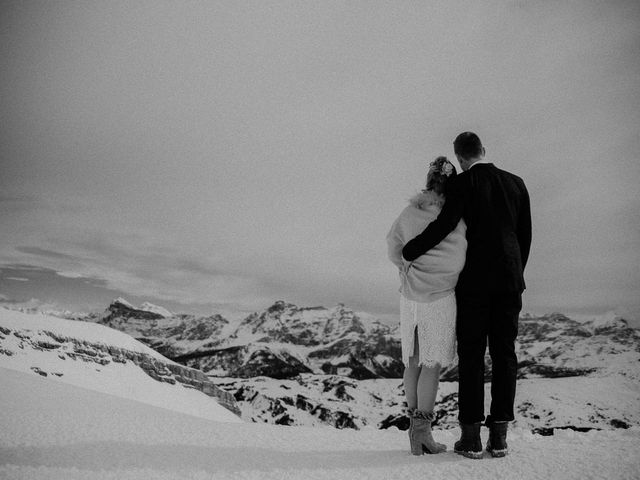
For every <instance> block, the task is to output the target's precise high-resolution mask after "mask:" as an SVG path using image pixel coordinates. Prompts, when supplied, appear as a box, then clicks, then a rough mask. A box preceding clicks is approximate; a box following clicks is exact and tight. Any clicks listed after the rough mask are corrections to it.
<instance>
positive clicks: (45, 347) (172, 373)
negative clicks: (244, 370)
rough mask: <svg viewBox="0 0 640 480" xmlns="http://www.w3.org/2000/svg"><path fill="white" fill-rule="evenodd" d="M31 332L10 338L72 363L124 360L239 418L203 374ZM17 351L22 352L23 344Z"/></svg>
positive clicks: (4, 330)
mask: <svg viewBox="0 0 640 480" xmlns="http://www.w3.org/2000/svg"><path fill="white" fill-rule="evenodd" d="M11 332H12V330H11V329H9V328H7V327H2V326H0V340H1V339H3V338H4V337H3V334H4V335H9V334H11ZM31 333H32V330H26V331H25V330H22V331H18V330H14V331H13V335H14V336H16V337H18V338H19V339H20V340H21V341H22V342H26V343H28V344H29V345H30V346H31V348H33V349H35V350H40V351H52V350H58V349H60V350H59V352H60V353H59V354H58V357H59V358H61V359H63V360H64V359H65V356H66V357H68V358H71V359H73V360H78V359H80V360H82V361H85V362H95V363H98V364H100V365H107V364H109V363H110V362H111V361H113V362H116V363H126V362H127V360H129V361H131V362H132V363H133V364H135V365H137V366H138V367H140V368H141V369H142V371H143V372H145V373H146V374H147V375H149V376H150V377H151V378H153V379H154V380H156V381H159V382H166V383H170V384H172V385H175V384H176V383H179V384H181V385H182V386H183V387H185V388H194V389H196V390H200V391H201V392H203V393H204V394H206V395H208V396H210V397H214V398H216V399H217V401H218V403H219V404H220V405H222V406H223V407H225V408H226V409H227V410H230V411H231V412H233V413H234V414H236V415H238V416H240V414H241V412H240V408H239V407H238V404H237V402H236V400H235V397H234V396H233V394H231V393H229V392H227V391H225V390H222V389H221V388H219V387H217V386H216V385H215V384H214V383H213V382H211V380H209V378H208V377H207V376H206V374H205V373H204V372H202V371H200V370H196V369H194V368H190V367H185V366H183V365H179V364H177V363H174V362H171V361H168V362H163V361H161V360H158V359H157V358H154V357H152V356H151V355H149V354H146V353H143V352H136V351H133V350H129V349H126V348H122V347H116V346H113V345H108V344H105V343H99V342H89V341H87V340H79V339H77V338H73V337H68V336H65V335H61V334H59V333H54V332H51V331H49V330H37V333H36V335H37V334H42V335H46V336H47V337H49V338H50V339H51V340H53V342H52V341H49V340H44V339H37V338H31V336H30V334H31ZM20 348H24V346H22V344H21V345H20ZM0 354H4V355H8V356H11V355H13V352H12V351H11V350H8V349H3V348H0ZM36 373H39V374H40V375H43V376H46V375H47V374H46V372H38V371H36Z"/></svg>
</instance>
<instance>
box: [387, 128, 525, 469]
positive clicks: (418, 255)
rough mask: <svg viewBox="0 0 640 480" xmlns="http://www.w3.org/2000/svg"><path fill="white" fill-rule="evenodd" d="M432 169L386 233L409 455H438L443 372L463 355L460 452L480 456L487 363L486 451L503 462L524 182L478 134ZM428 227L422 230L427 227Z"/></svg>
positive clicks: (464, 136) (512, 383)
mask: <svg viewBox="0 0 640 480" xmlns="http://www.w3.org/2000/svg"><path fill="white" fill-rule="evenodd" d="M453 149H454V152H455V155H456V158H457V159H458V162H459V163H460V167H461V168H462V170H463V171H462V173H460V174H459V175H458V174H457V172H456V169H455V167H454V166H453V164H452V163H450V162H449V161H448V160H447V159H446V157H438V158H437V159H436V160H435V161H433V162H432V163H431V164H430V166H429V172H428V175H427V182H426V188H425V189H424V190H422V191H421V192H420V193H418V194H417V195H415V196H414V197H412V198H411V199H410V200H409V205H408V206H407V207H406V208H405V209H404V210H403V211H402V213H401V214H400V216H399V217H398V218H397V219H396V221H395V222H394V223H393V225H392V227H391V230H390V231H389V233H388V235H387V244H388V255H389V258H390V260H391V261H392V262H393V263H394V264H395V265H396V266H397V267H398V269H399V271H400V272H399V273H400V279H401V287H400V290H399V291H400V332H401V345H402V361H403V363H404V366H405V369H404V374H403V379H404V389H405V395H406V400H407V413H408V415H409V419H410V426H409V440H410V444H411V453H413V454H414V455H422V454H423V453H425V452H426V453H440V452H443V451H445V450H446V446H445V445H443V444H441V443H437V442H435V441H434V440H433V437H432V435H431V423H432V422H433V420H434V417H435V415H434V405H435V399H436V393H437V390H438V381H439V376H440V368H441V367H444V366H447V365H449V364H451V363H453V362H454V360H455V356H456V353H457V354H458V382H459V384H458V420H459V423H460V428H461V431H462V434H461V437H460V440H458V441H457V442H456V443H455V446H454V451H455V452H456V453H459V454H461V455H464V456H466V457H470V458H482V451H483V448H482V441H481V438H480V427H481V425H482V421H483V420H485V416H484V355H485V350H486V347H487V341H488V344H489V354H490V356H491V362H492V377H491V378H492V379H491V411H490V414H489V415H488V416H487V417H486V421H485V425H486V426H488V427H489V440H488V443H487V451H488V452H489V453H490V454H491V455H492V456H494V457H501V456H504V455H506V454H507V442H506V439H507V425H508V422H509V421H511V420H514V415H513V404H514V397H515V390H516V370H517V358H516V354H515V345H514V342H515V338H516V335H517V333H518V315H519V313H520V309H521V308H522V300H521V296H522V292H523V291H524V289H525V283H524V278H523V272H524V267H525V265H526V263H527V258H528V256H529V247H530V245H531V213H530V207H529V194H528V192H527V189H526V187H525V185H524V182H523V181H522V179H521V178H520V177H517V176H516V175H513V174H511V173H509V172H506V171H504V170H501V169H499V168H497V167H496V166H495V165H494V164H493V163H491V162H489V161H487V160H485V149H484V147H483V146H482V143H481V141H480V139H479V138H478V136H477V135H476V134H474V133H472V132H464V133H461V134H460V135H458V137H457V138H456V139H455V141H454V142H453ZM425 227H426V228H425Z"/></svg>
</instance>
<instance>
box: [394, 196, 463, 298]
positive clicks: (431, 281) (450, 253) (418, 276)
mask: <svg viewBox="0 0 640 480" xmlns="http://www.w3.org/2000/svg"><path fill="white" fill-rule="evenodd" d="M444 202H445V199H444V197H443V196H442V195H439V194H437V193H436V192H434V191H431V190H423V191H421V192H419V193H417V194H415V195H413V196H412V197H411V198H410V199H409V205H407V207H405V209H404V210H403V211H402V213H400V215H399V216H398V218H397V219H396V220H395V222H394V223H393V225H392V226H391V229H390V230H389V233H388V234H387V246H388V256H389V259H390V260H391V261H392V262H393V264H394V265H396V266H397V267H398V270H399V273H400V280H401V286H400V290H399V291H400V292H401V293H402V294H403V295H404V296H405V297H406V298H408V299H410V300H414V301H417V302H431V301H434V300H437V299H438V298H441V297H443V296H446V295H448V294H450V293H452V292H453V290H454V288H455V286H456V283H457V281H458V276H459V274H460V272H461V271H462V268H463V267H464V261H465V257H466V252H467V240H466V225H465V223H464V220H460V222H459V223H458V225H457V226H456V228H454V229H453V231H452V232H451V233H449V234H448V235H447V236H446V237H445V238H444V239H443V240H442V241H441V242H440V243H439V244H438V245H436V246H435V247H433V248H432V249H431V250H429V251H428V252H425V253H424V254H423V255H421V256H419V257H418V258H416V259H415V260H414V261H412V262H407V261H406V260H405V259H404V258H403V257H402V247H404V245H405V244H406V243H407V242H408V241H409V240H411V239H413V238H414V237H415V236H417V235H418V234H420V233H421V232H422V231H423V230H424V229H425V228H426V227H427V225H429V223H431V222H432V221H434V220H435V219H436V218H437V217H438V214H439V213H440V210H441V209H442V206H443V205H444Z"/></svg>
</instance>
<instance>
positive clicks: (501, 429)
mask: <svg viewBox="0 0 640 480" xmlns="http://www.w3.org/2000/svg"><path fill="white" fill-rule="evenodd" d="M508 426H509V422H491V423H489V424H488V427H489V441H488V442H487V452H489V453H490V454H491V456H492V457H504V456H505V455H506V454H507V453H508V452H509V450H508V446H507V428H508Z"/></svg>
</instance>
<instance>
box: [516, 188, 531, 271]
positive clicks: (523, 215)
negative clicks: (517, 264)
mask: <svg viewBox="0 0 640 480" xmlns="http://www.w3.org/2000/svg"><path fill="white" fill-rule="evenodd" d="M522 192H523V196H522V205H521V208H520V212H519V213H518V232H517V234H518V244H519V245H520V255H521V259H522V270H523V271H524V267H525V266H526V265H527V260H528V259H529V251H530V249H531V205H530V200H529V192H528V191H527V187H525V185H524V182H523V183H522Z"/></svg>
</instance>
